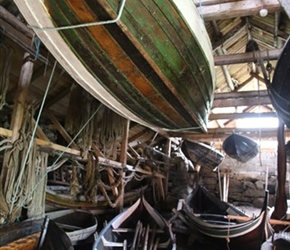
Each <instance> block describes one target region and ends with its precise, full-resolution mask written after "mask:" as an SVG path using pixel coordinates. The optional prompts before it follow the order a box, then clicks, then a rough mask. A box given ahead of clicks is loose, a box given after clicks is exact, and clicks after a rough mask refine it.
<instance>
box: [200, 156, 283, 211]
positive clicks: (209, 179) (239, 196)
mask: <svg viewBox="0 0 290 250" xmlns="http://www.w3.org/2000/svg"><path fill="white" fill-rule="evenodd" d="M287 168H289V167H288V166H287ZM219 170H220V172H219V173H218V171H212V170H211V169H208V168H205V167H201V170H200V173H199V180H200V182H201V183H202V184H203V185H204V186H205V187H206V188H207V189H208V190H210V191H212V192H214V193H215V194H216V195H217V196H218V197H222V196H221V194H222V193H223V186H224V184H225V183H224V178H226V180H228V201H229V202H232V203H234V204H251V205H253V206H255V207H259V208H260V207H261V205H262V202H263V199H264V194H265V187H266V186H267V189H268V191H269V206H273V205H274V202H275V191H276V185H277V183H276V180H277V153H275V152H262V153H260V154H258V155H257V156H256V157H255V158H254V159H252V160H250V161H249V162H247V163H241V162H238V161H236V160H234V159H232V158H230V157H228V156H226V157H225V159H224V161H223V162H222V163H221V164H220V166H219ZM227 175H228V177H224V176H227ZM266 176H267V177H266ZM288 176H289V173H288V172H287V176H286V186H285V189H286V194H287V198H289V182H288V179H289V178H288Z"/></svg>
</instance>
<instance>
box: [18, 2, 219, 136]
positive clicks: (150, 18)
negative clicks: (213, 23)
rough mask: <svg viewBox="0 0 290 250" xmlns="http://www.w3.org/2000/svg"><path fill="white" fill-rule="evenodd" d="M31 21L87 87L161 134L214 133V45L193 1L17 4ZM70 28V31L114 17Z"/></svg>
mask: <svg viewBox="0 0 290 250" xmlns="http://www.w3.org/2000/svg"><path fill="white" fill-rule="evenodd" d="M15 3H16V5H17V6H18V8H19V10H20V11H21V12H22V14H23V15H24V17H25V18H26V20H27V21H28V23H29V24H30V25H31V26H33V27H35V26H37V27H38V28H34V30H35V32H36V33H37V35H38V37H39V38H40V39H41V40H42V42H43V43H44V44H45V45H46V47H47V48H48V49H49V50H50V52H51V53H52V54H53V55H54V57H55V58H56V59H57V60H58V61H59V62H60V63H61V65H62V66H63V67H64V68H65V69H66V70H67V71H68V73H69V74H70V75H72V76H73V77H74V79H75V80H76V82H78V83H79V84H80V85H81V86H82V87H84V89H86V90H87V91H88V92H89V93H91V94H92V95H93V96H95V97H96V98H97V99H98V100H100V101H101V102H102V103H104V104H105V105H106V106H108V107H110V108H111V109H113V110H114V111H116V112H117V113H119V114H121V115H123V116H125V117H127V118H128V119H130V120H134V121H136V122H138V123H141V124H143V125H145V126H149V127H151V128H153V129H155V130H176V129H177V130H180V129H185V128H186V129H190V128H193V129H199V130H200V131H206V126H207V118H208V115H209V112H210V108H211V104H212V101H213V91H214V89H215V80H214V79H215V76H214V63H213V57H212V50H211V44H210V40H209V38H208V35H207V32H206V29H205V27H204V24H203V21H202V19H201V18H200V15H199V13H198V12H197V9H196V8H195V6H194V3H193V2H192V1H191V0H184V1H179V0H155V1H152V0H143V1H135V0H127V1H126V2H125V1H124V2H122V3H125V5H124V9H123V10H122V11H121V10H119V1H115V0H100V1H94V2H91V1H88V0H79V1H74V0H45V1H44V4H43V3H42V1H40V2H39V1H37V2H35V1H34V0H16V1H15ZM119 11H120V14H121V18H120V20H119V21H118V22H114V23H111V24H106V25H93V26H89V27H83V28H70V29H65V30H59V31H56V30H53V29H52V30H51V29H42V28H41V27H59V26H70V25H72V24H76V23H92V22H96V21H100V20H101V21H103V20H110V21H112V20H114V19H115V18H116V16H117V14H118V13H119Z"/></svg>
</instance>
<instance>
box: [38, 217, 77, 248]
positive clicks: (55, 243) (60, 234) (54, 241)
mask: <svg viewBox="0 0 290 250" xmlns="http://www.w3.org/2000/svg"><path fill="white" fill-rule="evenodd" d="M37 250H73V246H72V243H71V241H70V239H69V237H68V236H67V234H66V233H65V232H64V231H63V230H62V229H61V228H60V227H58V226H57V224H56V223H55V222H54V221H53V220H50V219H48V218H47V217H46V218H45V220H44V224H43V228H42V230H41V234H40V238H39V241H38V246H37Z"/></svg>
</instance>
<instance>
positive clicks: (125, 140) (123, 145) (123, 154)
mask: <svg viewBox="0 0 290 250" xmlns="http://www.w3.org/2000/svg"><path fill="white" fill-rule="evenodd" d="M129 129H130V120H127V121H126V122H125V126H124V136H123V140H122V143H121V154H120V162H121V164H122V167H123V168H124V167H125V166H126V165H127V150H128V139H129ZM120 174H122V177H123V179H122V181H121V184H120V189H119V190H120V195H121V198H120V202H119V209H120V211H121V210H123V206H124V188H125V187H124V177H125V175H124V171H123V170H122V171H121V173H120Z"/></svg>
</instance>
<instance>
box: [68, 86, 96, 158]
mask: <svg viewBox="0 0 290 250" xmlns="http://www.w3.org/2000/svg"><path fill="white" fill-rule="evenodd" d="M98 105H99V102H98V101H97V100H96V99H94V98H93V97H92V96H91V95H90V94H89V93H88V92H86V91H85V90H84V89H83V88H81V87H80V85H78V84H74V85H73V86H72V88H71V94H70V101H69V106H68V111H67V116H66V120H65V129H66V130H67V131H68V132H69V133H70V134H71V135H75V134H76V133H78V132H79V131H80V128H81V127H83V126H84V124H85V123H86V122H87V121H88V120H89V119H90V117H91V116H92V114H93V113H94V112H95V110H96V109H97V106H98ZM95 121H96V119H91V121H90V122H89V123H88V124H87V126H86V127H85V128H84V129H83V130H82V131H81V133H80V134H79V136H78V138H77V140H76V143H77V144H78V146H79V147H80V148H81V150H82V151H83V152H84V155H86V153H87V151H88V150H89V148H90V146H91V144H92V137H93V134H94V129H95Z"/></svg>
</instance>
